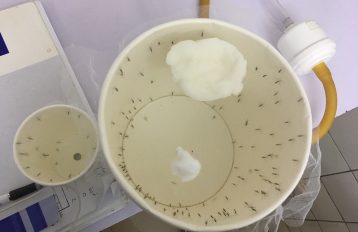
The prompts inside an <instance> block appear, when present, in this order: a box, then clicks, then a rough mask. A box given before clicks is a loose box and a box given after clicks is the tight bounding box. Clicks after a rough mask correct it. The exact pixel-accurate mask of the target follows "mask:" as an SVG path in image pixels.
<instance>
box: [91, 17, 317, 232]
mask: <svg viewBox="0 0 358 232" xmlns="http://www.w3.org/2000/svg"><path fill="white" fill-rule="evenodd" d="M193 23H194V24H216V25H219V26H223V27H226V28H228V29H231V30H234V31H239V32H240V33H242V34H244V35H246V36H248V37H250V38H252V39H253V40H255V41H257V42H259V43H261V44H262V45H263V46H264V47H266V48H267V49H269V50H270V52H271V53H272V54H273V55H274V56H276V58H277V59H278V60H279V61H280V62H282V64H283V65H284V66H285V68H287V71H288V73H289V74H290V76H291V77H292V80H293V81H294V82H295V84H296V86H297V87H298V89H299V91H300V92H301V94H302V97H303V98H304V100H305V101H304V102H305V103H307V104H305V106H306V112H307V115H306V117H307V118H308V119H309V120H308V122H311V123H309V125H308V127H307V132H306V133H307V141H308V142H307V144H306V149H305V151H306V152H305V154H304V155H303V157H302V158H303V162H302V165H301V167H300V170H299V172H298V173H297V176H296V178H295V179H294V181H293V182H292V183H291V185H290V186H288V187H287V188H286V189H285V191H283V193H282V197H281V198H279V199H278V200H277V201H276V202H274V204H273V205H272V206H271V207H268V208H266V209H265V210H262V211H260V212H259V213H257V214H254V215H252V216H251V217H248V218H247V219H245V220H240V221H238V222H237V223H229V224H223V225H210V226H205V225H197V224H192V223H187V222H184V221H181V220H179V219H175V218H173V217H170V216H168V215H166V214H164V213H162V212H159V211H158V210H156V209H154V208H153V207H151V206H150V205H149V204H148V203H147V202H146V201H145V200H144V199H143V198H142V197H141V196H139V195H138V193H137V192H136V191H135V190H134V188H133V187H132V186H131V185H130V183H129V182H128V181H127V180H126V179H125V177H124V176H123V174H122V173H121V172H120V169H119V168H118V167H117V166H116V165H115V162H114V160H113V158H112V154H111V152H110V150H109V143H108V138H107V135H106V129H105V121H104V120H105V114H104V109H105V108H104V107H105V103H106V97H107V96H108V95H107V91H108V89H109V85H110V83H111V81H112V78H113V77H114V76H115V73H116V71H117V69H118V67H119V64H120V63H121V62H122V60H124V59H125V58H126V55H127V53H128V52H129V51H131V50H132V49H133V48H134V47H135V46H136V45H137V44H139V43H140V42H141V41H143V40H145V39H146V38H147V37H148V36H150V35H152V34H154V33H155V32H157V31H160V30H163V29H165V28H168V27H173V26H177V25H184V24H193ZM98 122H99V131H100V139H101V144H102V149H103V151H104V156H105V158H106V160H107V163H108V165H109V167H110V169H111V171H112V173H113V175H114V177H115V178H116V180H117V181H118V182H119V183H120V184H121V185H122V186H123V188H124V189H125V191H126V192H127V193H128V194H129V196H130V197H131V198H132V199H133V200H134V201H135V202H136V203H137V204H138V205H140V206H141V207H142V208H144V209H145V210H147V211H149V212H150V213H152V214H154V215H156V216H157V217H159V218H161V219H163V220H164V221H166V222H167V223H170V224H172V225H175V226H177V227H179V228H182V229H186V230H193V231H225V230H233V229H238V228H242V227H245V226H248V225H250V224H252V223H255V222H257V221H259V220H260V219H262V218H264V217H265V216H267V215H268V214H270V213H271V212H272V211H274V210H275V209H276V208H277V207H279V206H280V205H281V204H282V203H283V202H284V201H285V200H286V199H287V198H288V197H289V195H290V194H291V192H292V191H293V190H294V189H295V187H296V186H297V184H298V183H299V181H300V179H301V177H302V175H303V172H304V170H305V168H306V165H307V162H308V158H309V152H310V147H311V139H312V115H311V109H310V107H309V101H308V98H307V95H306V93H305V91H304V89H303V87H302V84H301V83H300V81H299V79H298V77H297V74H296V73H295V72H294V70H293V68H292V67H291V66H290V64H289V63H288V61H287V60H286V59H285V58H284V57H283V56H282V55H281V54H280V53H279V52H278V51H277V50H276V49H275V48H274V47H273V46H272V45H271V44H270V43H269V42H267V41H266V40H264V39H263V38H261V37H259V36H258V35H256V34H254V33H252V32H250V31H248V30H246V29H243V28H241V27H239V26H235V25H233V24H230V23H226V22H223V21H219V20H214V19H201V18H195V19H181V20H176V21H170V22H167V23H164V24H160V25H158V26H155V27H153V28H151V29H149V30H147V31H145V32H143V33H142V34H140V35H139V36H137V37H136V38H135V39H134V40H133V41H131V43H129V45H127V46H126V47H125V48H124V50H123V51H122V52H121V53H120V54H119V55H118V56H117V57H116V59H115V60H114V62H113V64H112V66H111V68H110V69H109V71H108V73H107V75H106V78H105V81H104V83H103V86H102V89H101V96H100V101H99V110H98Z"/></svg>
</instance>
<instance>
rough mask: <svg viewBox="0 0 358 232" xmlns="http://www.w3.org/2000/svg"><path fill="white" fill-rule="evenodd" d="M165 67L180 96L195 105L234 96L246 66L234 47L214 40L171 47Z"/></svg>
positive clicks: (242, 78)
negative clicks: (180, 89) (184, 96)
mask: <svg viewBox="0 0 358 232" xmlns="http://www.w3.org/2000/svg"><path fill="white" fill-rule="evenodd" d="M166 63H167V64H168V65H169V66H170V68H171V72H172V78H173V80H174V81H176V82H178V83H179V84H180V86H181V87H182V89H183V91H184V93H185V94H186V95H188V96H189V97H191V98H193V99H195V100H199V101H212V100H216V99H219V98H224V97H228V96H230V95H238V94H239V93H240V92H241V90H242V88H243V80H244V77H245V75H246V65H247V62H246V60H245V58H244V56H243V55H242V54H241V52H240V51H239V50H238V49H237V48H236V47H235V46H234V45H232V44H230V43H228V42H226V41H224V40H221V39H218V38H210V39H202V40H197V41H193V40H185V41H181V42H179V43H177V44H175V45H173V46H172V47H171V49H170V51H169V52H168V54H167V57H166Z"/></svg>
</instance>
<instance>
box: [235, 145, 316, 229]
mask: <svg viewBox="0 0 358 232" xmlns="http://www.w3.org/2000/svg"><path fill="white" fill-rule="evenodd" d="M320 176H321V150H320V147H319V144H314V145H312V147H311V153H310V156H309V159H308V162H307V166H306V169H305V171H304V174H303V177H302V179H301V181H300V182H299V184H298V185H297V187H296V189H295V190H294V191H293V193H292V194H291V195H290V196H289V197H288V199H287V200H286V201H285V202H284V203H283V204H282V205H281V206H279V207H278V208H277V209H276V210H275V211H273V212H272V213H271V214H269V215H268V216H266V217H265V218H263V219H261V220H260V221H258V222H256V223H254V224H252V225H250V226H248V227H245V228H242V229H238V230H233V232H234V231H237V232H277V230H278V228H279V224H280V223H282V222H281V221H283V222H284V223H286V225H288V226H289V227H299V226H302V224H303V223H304V220H305V218H306V216H307V214H308V212H309V211H310V209H311V208H312V205H313V202H314V200H315V199H316V198H317V195H318V193H319V190H320V187H321V185H320Z"/></svg>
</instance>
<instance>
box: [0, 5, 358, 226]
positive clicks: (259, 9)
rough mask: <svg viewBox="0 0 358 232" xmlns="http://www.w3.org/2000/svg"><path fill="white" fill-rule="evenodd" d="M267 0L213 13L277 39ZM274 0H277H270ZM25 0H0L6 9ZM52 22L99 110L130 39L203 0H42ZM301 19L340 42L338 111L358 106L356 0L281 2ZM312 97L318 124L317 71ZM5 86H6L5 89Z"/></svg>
mask: <svg viewBox="0 0 358 232" xmlns="http://www.w3.org/2000/svg"><path fill="white" fill-rule="evenodd" d="M267 1H269V0H251V1H243V0H242V1H237V0H212V1H211V2H212V7H211V17H212V18H215V19H220V20H224V21H227V22H230V23H233V24H236V25H239V26H241V27H243V28H246V29H248V30H250V31H253V32H255V33H257V34H258V35H260V36H261V37H263V38H265V39H266V40H268V41H269V42H270V43H272V44H274V45H275V44H276V41H277V39H278V37H279V35H280V31H279V30H278V28H277V14H276V12H275V11H273V10H272V8H271V7H270V5H269V4H268V3H267ZM271 1H273V0H271ZM22 2H25V1H24V0H0V9H5V8H7V7H10V6H13V5H16V4H19V3H22ZM41 2H42V4H43V6H44V8H45V10H46V12H47V14H48V17H49V18H50V21H51V24H52V25H53V28H54V30H55V32H56V33H57V36H58V38H59V40H60V42H61V44H62V46H63V48H64V50H65V52H66V54H67V56H68V58H69V61H70V63H71V65H72V67H73V69H74V71H75V73H76V75H77V78H78V79H79V82H80V84H81V86H82V88H83V89H84V92H85V94H86V96H87V98H88V100H89V102H90V104H91V107H92V109H93V111H95V112H96V111H97V107H98V99H99V95H100V88H101V85H102V82H103V80H104V78H105V75H106V72H107V71H108V69H109V67H110V65H111V63H112V62H113V60H114V59H115V57H116V56H117V55H118V54H119V52H120V51H121V50H122V49H123V47H124V46H125V45H126V44H128V43H129V42H130V41H131V39H133V38H134V37H136V36H137V35H139V34H140V33H141V32H143V31H144V30H146V29H149V28H151V27H152V26H154V25H157V24H160V23H163V22H167V21H169V20H174V19H179V18H190V17H197V11H198V7H197V2H198V0H180V1H178V0H41ZM281 2H282V4H283V5H284V7H285V9H286V11H287V12H288V14H289V15H290V16H291V18H292V19H293V20H294V21H296V22H301V21H304V20H310V19H313V20H316V21H317V22H319V24H320V25H321V26H322V28H324V30H325V31H326V33H327V34H328V35H329V36H330V37H331V38H333V39H334V40H335V41H336V43H337V54H336V56H335V57H334V58H333V59H332V60H331V62H330V63H329V67H330V68H331V71H332V73H333V75H334V80H335V83H336V87H337V91H338V114H337V115H340V114H342V113H344V112H346V111H348V110H351V109H353V108H355V107H357V106H358V91H357V90H356V88H357V87H358V78H357V76H358V64H357V58H356V57H355V54H358V45H357V42H356V41H357V39H356V38H357V36H358V15H357V14H356V12H357V9H358V1H356V0H345V1H333V0H331V1H327V0H300V1H294V0H281ZM300 79H301V81H302V84H303V86H304V88H305V90H306V92H307V95H308V98H309V100H310V104H311V109H312V114H313V123H314V125H317V124H318V122H319V121H320V119H321V116H322V114H323V111H324V105H325V103H324V102H325V98H324V92H323V89H322V86H321V84H320V83H319V81H318V79H317V78H315V77H314V75H307V76H302V77H300ZM0 91H1V90H0ZM133 212H138V208H136V207H135V205H133V204H131V205H129V207H128V208H126V209H124V210H122V211H120V212H119V213H118V214H116V215H113V216H111V218H108V219H107V220H106V219H105V220H102V222H101V223H100V224H97V225H96V227H93V230H91V231H96V230H100V229H103V228H105V227H108V226H110V225H111V224H113V223H116V222H117V221H119V220H123V219H124V218H126V217H128V216H131V215H132V214H133Z"/></svg>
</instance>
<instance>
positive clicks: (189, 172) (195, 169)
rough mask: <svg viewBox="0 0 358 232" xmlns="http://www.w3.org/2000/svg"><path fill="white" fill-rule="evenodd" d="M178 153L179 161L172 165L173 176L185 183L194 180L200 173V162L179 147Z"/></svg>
mask: <svg viewBox="0 0 358 232" xmlns="http://www.w3.org/2000/svg"><path fill="white" fill-rule="evenodd" d="M176 153H177V159H176V160H174V161H173V162H172V164H171V170H172V174H173V175H174V176H176V177H178V178H180V179H181V181H183V182H186V181H190V180H193V179H194V178H195V177H196V176H197V175H198V174H199V172H200V169H201V164H200V162H199V161H198V160H196V159H194V158H193V157H192V156H191V154H190V153H189V152H188V151H186V150H184V149H183V148H182V147H177V149H176Z"/></svg>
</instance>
